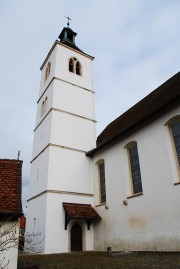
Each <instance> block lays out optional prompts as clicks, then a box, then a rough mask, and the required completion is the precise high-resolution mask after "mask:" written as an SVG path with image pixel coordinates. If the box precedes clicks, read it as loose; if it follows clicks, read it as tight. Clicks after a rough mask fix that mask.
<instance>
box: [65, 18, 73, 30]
mask: <svg viewBox="0 0 180 269" xmlns="http://www.w3.org/2000/svg"><path fill="white" fill-rule="evenodd" d="M65 18H66V19H67V20H68V22H67V27H68V28H69V25H70V23H69V21H72V20H71V18H70V17H69V16H67V17H66V16H65Z"/></svg>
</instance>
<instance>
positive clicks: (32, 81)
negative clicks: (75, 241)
mask: <svg viewBox="0 0 180 269" xmlns="http://www.w3.org/2000/svg"><path fill="white" fill-rule="evenodd" d="M64 16H70V17H71V18H72V20H73V21H72V22H71V28H72V29H73V30H74V31H75V32H77V33H78V35H77V37H76V45H77V46H78V47H79V48H80V49H82V50H83V51H84V52H86V53H88V54H90V55H92V56H95V60H94V62H93V72H94V90H95V91H96V94H95V106H96V119H97V121H98V122H97V135H98V134H99V133H100V132H101V131H102V130H103V129H104V128H105V127H106V125H107V124H109V123H110V122H111V121H112V120H114V119H115V118H116V117H118V116H119V115H121V114H122V113H123V112H125V111H126V110H127V109H128V108H130V107H131V106H132V105H134V104H135V103H136V102H137V101H139V100H140V99H142V98H143V97H144V96H146V95H147V94H148V93H150V92H151V91H152V90H154V89H155V88H157V87H158V86H159V85H161V84H162V83H163V82H165V81H166V80H167V79H169V78H170V77H171V76H173V75H174V74H176V73H177V72H179V70H180V1H179V0H158V1H157V0H0V124H1V132H0V158H7V159H16V158H17V154H18V150H20V151H21V155H20V159H22V160H23V162H24V163H23V205H24V208H25V201H26V199H27V187H28V179H29V168H30V161H31V155H32V143H33V129H34V127H35V117H36V102H37V99H38V93H39V84H40V75H41V73H40V70H39V67H40V66H41V64H42V62H43V61H44V59H45V57H46V55H47V53H48V51H49V49H50V48H51V46H52V44H53V43H54V41H55V40H56V39H57V38H58V35H59V33H60V32H61V30H62V28H63V27H64V26H66V23H67V22H66V21H67V20H66V19H65V17H64Z"/></svg>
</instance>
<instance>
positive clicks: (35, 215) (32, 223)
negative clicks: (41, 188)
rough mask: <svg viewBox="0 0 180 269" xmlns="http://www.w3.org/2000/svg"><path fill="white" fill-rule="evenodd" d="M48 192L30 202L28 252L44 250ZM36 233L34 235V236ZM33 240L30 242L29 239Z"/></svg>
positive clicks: (26, 244)
mask: <svg viewBox="0 0 180 269" xmlns="http://www.w3.org/2000/svg"><path fill="white" fill-rule="evenodd" d="M46 208H47V194H43V195H41V196H39V197H36V199H33V200H31V201H29V202H28V206H27V219H26V232H25V235H26V239H25V242H26V243H25V251H26V252H33V253H36V252H40V253H41V252H42V253H43V252H44V250H45V240H46V219H47V213H46ZM33 235H34V236H33ZM29 238H30V240H31V239H32V240H33V241H32V242H30V243H29V244H28V242H29V241H28V240H29Z"/></svg>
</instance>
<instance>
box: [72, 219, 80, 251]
mask: <svg viewBox="0 0 180 269" xmlns="http://www.w3.org/2000/svg"><path fill="white" fill-rule="evenodd" d="M71 251H82V228H81V226H80V225H79V224H78V223H75V224H74V225H73V226H72V228H71Z"/></svg>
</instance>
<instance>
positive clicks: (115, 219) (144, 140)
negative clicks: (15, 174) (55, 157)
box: [93, 108, 180, 251]
mask: <svg viewBox="0 0 180 269" xmlns="http://www.w3.org/2000/svg"><path fill="white" fill-rule="evenodd" d="M179 113H180V109H179V108H177V109H174V110H172V111H171V112H170V113H167V114H166V115H164V116H163V117H161V118H158V119H157V120H156V121H155V122H153V123H151V124H149V125H148V126H147V127H144V128H143V129H141V130H139V131H137V132H135V133H133V134H131V135H130V136H129V137H128V138H126V139H124V140H123V141H121V142H119V143H117V144H116V145H115V146H112V147H111V148H109V149H106V150H105V151H103V152H101V153H99V154H97V155H96V156H95V157H94V158H93V166H94V168H93V169H94V191H95V204H96V205H99V191H98V190H99V181H98V172H97V165H96V164H95V163H96V162H97V161H98V159H104V160H105V174H106V192H107V193H106V195H107V205H108V206H109V209H106V208H105V205H100V206H98V207H96V210H97V212H98V213H99V214H100V216H101V217H102V221H101V222H99V223H97V225H96V226H95V233H94V236H95V238H96V240H95V243H94V248H95V249H96V250H105V249H106V247H107V246H111V247H112V249H113V250H144V251H145V250H160V251H169V250H170V251H174V250H175V251H179V250H180V228H179V223H180V216H179V211H180V196H179V191H180V185H174V182H175V181H176V182H177V181H179V177H178V170H177V166H176V162H175V157H174V153H173V149H172V143H171V139H170V134H169V131H168V127H167V126H164V124H165V123H166V122H167V121H168V120H169V119H170V118H172V117H173V116H175V115H177V114H179ZM131 141H136V142H137V146H138V152H139V161H140V169H141V177H142V187H143V195H141V196H137V197H133V198H130V199H127V197H128V196H129V195H132V193H131V188H130V186H131V181H130V174H129V167H128V156H127V151H126V149H124V146H125V145H126V144H127V143H128V142H131ZM123 200H127V201H128V205H127V206H126V205H124V204H123Z"/></svg>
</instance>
